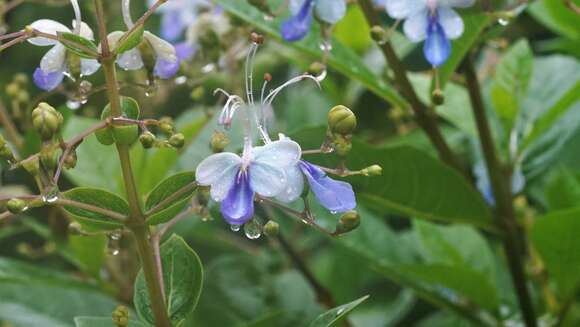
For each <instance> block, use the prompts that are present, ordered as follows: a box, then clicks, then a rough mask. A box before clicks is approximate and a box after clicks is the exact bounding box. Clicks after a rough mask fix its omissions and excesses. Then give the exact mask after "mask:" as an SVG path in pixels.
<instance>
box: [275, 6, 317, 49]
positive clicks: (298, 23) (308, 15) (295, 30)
mask: <svg viewBox="0 0 580 327" xmlns="http://www.w3.org/2000/svg"><path fill="white" fill-rule="evenodd" d="M313 4H314V2H313V0H306V1H304V4H303V5H302V7H301V8H300V11H299V12H298V13H297V14H296V15H294V16H292V17H290V18H288V20H286V21H284V22H283V23H282V25H281V27H280V30H281V34H282V38H284V40H286V41H289V42H292V41H298V40H301V39H303V38H304V37H305V36H306V34H307V33H308V31H309V30H310V25H312V7H313Z"/></svg>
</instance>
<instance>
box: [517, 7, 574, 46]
mask: <svg viewBox="0 0 580 327" xmlns="http://www.w3.org/2000/svg"><path fill="white" fill-rule="evenodd" d="M572 3H574V4H575V5H576V6H580V1H578V0H573V1H572ZM528 11H529V13H530V14H531V15H532V16H533V17H534V18H536V19H537V20H539V21H540V22H541V23H542V24H544V25H545V26H546V27H548V28H549V29H551V30H552V31H554V32H556V33H559V34H561V35H563V36H566V37H568V38H570V39H572V40H580V29H579V28H578V14H577V13H575V12H574V11H573V10H571V9H570V8H568V7H567V6H566V4H565V1H552V0H538V1H534V3H532V4H531V5H530V7H529V10H528Z"/></svg>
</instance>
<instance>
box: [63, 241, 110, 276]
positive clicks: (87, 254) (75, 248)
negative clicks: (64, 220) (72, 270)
mask: <svg viewBox="0 0 580 327" xmlns="http://www.w3.org/2000/svg"><path fill="white" fill-rule="evenodd" d="M106 246H107V237H106V236H105V235H95V236H77V235H69V237H68V248H69V249H70V251H71V253H72V254H73V255H74V257H75V259H76V262H78V266H79V267H80V268H81V270H83V271H84V272H86V273H87V274H89V275H91V276H92V277H93V278H96V279H99V278H101V273H102V271H101V268H102V266H103V263H104V262H105V247H106Z"/></svg>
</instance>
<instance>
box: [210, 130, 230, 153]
mask: <svg viewBox="0 0 580 327" xmlns="http://www.w3.org/2000/svg"><path fill="white" fill-rule="evenodd" d="M228 144H230V139H229V138H228V136H227V135H226V133H223V132H220V131H214V132H213V134H212V136H211V140H210V141H209V145H210V147H211V150H212V151H213V152H214V153H219V152H222V151H223V150H224V149H225V148H226V146H228Z"/></svg>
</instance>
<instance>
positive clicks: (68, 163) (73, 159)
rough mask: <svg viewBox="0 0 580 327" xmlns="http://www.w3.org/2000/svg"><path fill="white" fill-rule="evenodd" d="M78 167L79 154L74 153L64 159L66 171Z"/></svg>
mask: <svg viewBox="0 0 580 327" xmlns="http://www.w3.org/2000/svg"><path fill="white" fill-rule="evenodd" d="M76 166H77V153H76V151H72V152H70V153H69V154H68V155H67V156H66V158H65V159H64V167H65V168H66V169H73V168H74V167H76Z"/></svg>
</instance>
